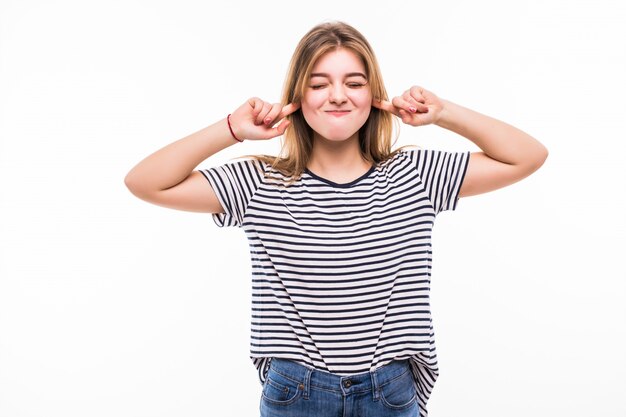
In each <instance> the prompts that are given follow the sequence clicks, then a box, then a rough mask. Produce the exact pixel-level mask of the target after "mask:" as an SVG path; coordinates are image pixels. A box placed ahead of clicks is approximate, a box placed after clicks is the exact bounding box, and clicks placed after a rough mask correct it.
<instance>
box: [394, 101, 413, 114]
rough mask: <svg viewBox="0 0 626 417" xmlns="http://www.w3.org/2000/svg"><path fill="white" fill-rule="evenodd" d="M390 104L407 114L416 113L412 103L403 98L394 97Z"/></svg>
mask: <svg viewBox="0 0 626 417" xmlns="http://www.w3.org/2000/svg"><path fill="white" fill-rule="evenodd" d="M392 103H393V105H394V106H396V107H397V108H398V109H403V110H404V111H406V112H408V113H416V112H417V107H415V105H414V104H413V103H411V102H409V101H408V100H405V99H404V97H394V98H393V100H392Z"/></svg>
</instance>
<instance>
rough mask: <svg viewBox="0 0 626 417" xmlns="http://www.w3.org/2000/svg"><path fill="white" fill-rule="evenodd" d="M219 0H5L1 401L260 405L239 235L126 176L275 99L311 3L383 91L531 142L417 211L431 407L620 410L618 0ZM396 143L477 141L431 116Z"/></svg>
mask: <svg viewBox="0 0 626 417" xmlns="http://www.w3.org/2000/svg"><path fill="white" fill-rule="evenodd" d="M214 3H215V4H211V3H210V2H201V1H197V2H192V1H176V2H174V1H172V2H166V1H147V0H146V1H120V0H115V1H102V2H95V1H92V2H82V1H69V0H66V1H56V2H47V1H17V0H13V1H6V0H2V1H0V139H1V142H0V143H1V145H0V146H1V147H0V210H1V215H0V276H1V278H0V416H6V417H57V416H58V417H61V416H62V417H79V416H80V417H83V416H90V417H98V416H102V417H105V416H106V417H109V416H113V415H114V416H117V417H138V416H150V417H160V416H163V417H165V416H168V417H169V416H186V417H194V416H207V415H221V416H258V404H259V398H260V392H261V386H260V384H259V383H258V381H257V379H256V378H257V377H256V371H255V370H254V368H253V366H252V362H251V361H250V358H249V356H248V354H249V344H248V343H249V339H248V337H249V321H250V310H249V309H250V295H251V289H250V282H249V273H250V266H249V255H248V252H247V251H248V244H247V241H246V238H245V235H244V233H243V232H242V231H241V230H239V229H234V228H233V229H218V228H217V226H215V224H214V223H213V220H212V219H211V216H210V214H198V213H189V212H182V211H174V210H167V209H164V208H161V207H158V206H154V205H150V204H148V203H145V202H143V201H141V200H139V199H137V198H136V197H134V196H133V195H132V194H131V193H130V192H129V191H128V190H127V189H126V187H125V185H124V183H123V179H124V176H125V175H126V173H127V172H128V171H129V170H130V168H132V166H133V165H134V164H136V163H137V162H139V160H141V159H143V158H144V157H145V156H147V155H148V154H150V153H152V152H153V151H155V150H157V149H159V148H161V147H162V146H165V145H166V144H168V143H170V142H173V141H174V140H177V139H180V138H182V137H184V136H186V135H188V134H190V133H193V132H195V131H197V130H199V129H201V128H203V127H205V126H207V125H209V124H212V123H214V122H215V121H217V120H219V119H221V118H223V117H225V116H226V114H227V113H229V112H231V111H232V110H234V109H235V108H236V107H238V106H239V105H240V104H241V103H243V101H244V100H246V99H247V98H248V97H250V96H259V97H261V98H263V99H265V100H267V101H278V100H279V99H280V91H281V88H282V82H283V77H284V75H285V73H286V70H287V64H288V60H289V58H290V56H291V54H292V52H293V49H294V47H295V45H296V43H297V42H298V40H299V38H300V37H301V36H302V35H304V33H305V32H306V31H307V30H308V29H309V28H310V27H312V26H314V25H315V24H317V23H319V22H321V21H323V20H327V19H338V20H345V21H347V22H348V23H350V24H352V25H354V26H355V27H357V28H358V29H359V30H360V31H361V32H362V33H363V34H365V36H366V37H367V38H368V39H369V40H370V42H371V43H372V46H373V47H374V49H375V51H376V53H377V55H378V58H379V60H380V62H381V66H382V70H383V75H384V78H385V81H386V84H387V89H388V91H389V93H390V94H391V95H399V94H401V93H402V92H403V91H404V90H405V89H407V88H409V87H410V86H411V85H414V84H417V85H422V86H424V87H425V88H427V89H429V90H431V91H433V92H434V93H435V94H437V95H439V96H440V97H443V98H446V99H448V100H451V101H455V102H457V103H459V104H462V105H464V106H466V107H470V108H472V109H474V110H477V111H480V112H483V113H485V114H489V115H491V116H493V117H496V118H499V119H501V120H504V121H507V122H508V123H511V124H513V125H515V126H517V127H519V128H521V129H523V130H525V131H527V132H528V133H530V134H532V135H533V136H535V137H537V138H538V139H539V140H540V141H541V142H542V143H544V144H545V145H546V146H547V147H548V149H549V151H550V156H549V158H548V160H547V162H546V163H545V165H544V166H543V167H542V168H541V169H540V170H539V171H537V172H536V173H535V174H533V175H532V176H531V177H529V178H527V179H525V180H523V181H522V182H519V183H517V184H514V185H512V186H510V187H507V188H505V189H502V190H498V191H495V192H492V193H488V194H484V195H480V196H474V197H469V198H465V199H462V200H461V201H460V203H459V206H458V209H457V211H455V212H447V213H443V214H442V215H441V216H440V217H438V220H437V225H436V227H435V235H434V245H435V249H434V270H433V282H432V309H433V315H434V325H435V333H436V339H437V348H438V353H439V364H440V370H441V376H440V378H439V380H438V382H437V385H436V387H435V390H434V393H433V395H432V397H431V400H430V402H429V411H430V413H431V416H432V417H441V416H452V415H472V416H474V415H476V416H477V415H481V416H483V417H488V416H494V417H495V416H498V417H501V416H503V415H506V416H507V417H516V416H529V415H533V416H555V415H559V416H560V415H563V416H565V415H566V416H572V417H573V416H576V417H583V416H585V417H586V416H603V417H618V416H620V417H621V416H624V415H626V403H625V402H624V401H623V393H624V392H626V359H625V355H624V352H625V351H626V326H625V319H626V303H624V299H625V296H626V284H625V282H626V280H625V279H626V271H625V269H626V268H625V267H624V256H625V255H626V253H625V252H626V251H625V247H626V245H625V240H626V238H625V235H626V227H625V222H624V213H625V212H626V204H625V198H624V190H625V187H624V180H625V179H626V178H625V177H626V175H625V171H624V168H623V166H624V163H623V158H624V141H625V140H626V129H625V128H624V114H626V104H625V103H626V101H625V96H626V83H625V81H624V74H626V45H625V43H626V42H625V39H626V29H625V27H626V6H624V3H623V2H620V1H617V0H616V1H608V0H604V1H556V0H544V1H525V2H504V1H496V0H493V1H487V0H477V1H472V2H465V1H454V2H453V1H437V2H435V1H428V2H426V1H386V2H377V3H374V2H371V3H366V2H364V1H345V2H338V1H316V2H303V3H298V6H297V8H298V9H300V10H301V11H300V12H297V11H295V8H294V4H295V3H293V2H256V1H255V2H247V3H246V2H242V1H233V2H230V3H229V5H224V4H225V3H226V2H214ZM406 143H418V144H421V145H423V146H426V147H432V148H440V149H450V150H465V149H468V150H476V148H475V146H474V145H473V144H472V143H471V142H469V141H468V140H466V139H464V138H462V137H460V136H457V135H455V134H453V133H451V132H449V131H445V130H443V129H440V128H437V127H433V126H427V127H422V128H413V127H409V126H403V128H402V136H401V139H400V141H399V142H398V145H400V144H406ZM278 145H279V141H278V139H274V140H272V141H269V142H258V143H255V142H245V143H243V144H238V145H236V146H231V147H230V148H228V149H226V150H224V151H222V152H221V153H219V154H217V155H215V156H213V157H211V158H209V159H208V160H206V161H205V162H204V163H203V164H201V165H200V167H208V166H214V165H217V164H221V163H224V162H227V161H228V160H229V159H230V158H232V157H235V156H238V155H243V154H248V153H261V152H263V153H275V152H277V151H278Z"/></svg>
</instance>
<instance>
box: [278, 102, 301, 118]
mask: <svg viewBox="0 0 626 417" xmlns="http://www.w3.org/2000/svg"><path fill="white" fill-rule="evenodd" d="M299 108H300V103H289V104H287V105H286V106H284V107H283V110H282V111H281V112H280V115H279V117H278V118H279V119H282V118H283V117H285V116H289V115H290V114H291V113H293V112H295V111H296V110H298V109H299Z"/></svg>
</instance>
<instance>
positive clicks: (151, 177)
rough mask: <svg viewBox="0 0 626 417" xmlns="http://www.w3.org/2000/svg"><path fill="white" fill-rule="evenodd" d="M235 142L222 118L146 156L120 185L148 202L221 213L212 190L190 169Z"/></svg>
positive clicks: (202, 178) (198, 173) (175, 207)
mask: <svg viewBox="0 0 626 417" xmlns="http://www.w3.org/2000/svg"><path fill="white" fill-rule="evenodd" d="M236 143H237V141H236V140H235V139H234V138H233V137H232V136H231V134H230V131H229V130H228V125H227V121H226V119H222V120H220V121H219V122H217V123H215V124H212V125H210V126H208V127H205V128H204V129H201V130H199V131H197V132H195V133H192V134H191V135H189V136H187V137H184V138H182V139H179V140H177V141H176V142H173V143H170V144H169V145H167V146H165V147H163V148H161V149H159V150H158V151H156V152H154V153H152V154H151V155H149V156H147V157H146V158H144V159H143V160H142V161H141V162H139V163H138V164H137V165H135V166H134V167H133V168H132V169H131V170H130V172H129V173H128V174H127V175H126V177H125V178H124V183H125V184H126V187H128V189H129V190H130V192H131V193H133V194H134V195H135V196H136V197H138V198H140V199H142V200H144V201H147V202H149V203H153V204H157V205H160V206H164V207H169V208H174V209H181V210H189V211H200V212H212V213H220V212H223V209H222V207H221V205H220V204H219V201H218V199H217V196H216V195H215V193H214V191H213V189H212V187H210V186H208V187H207V181H206V179H205V178H204V177H203V176H202V174H200V172H192V170H193V169H194V168H195V167H196V166H198V165H199V164H200V163H201V162H202V161H204V160H205V159H207V158H208V157H210V156H211V155H214V154H216V153H217V152H219V151H221V150H222V149H226V148H227V147H229V146H231V145H234V144H236ZM207 188H208V191H207Z"/></svg>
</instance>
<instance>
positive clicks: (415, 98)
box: [405, 87, 428, 113]
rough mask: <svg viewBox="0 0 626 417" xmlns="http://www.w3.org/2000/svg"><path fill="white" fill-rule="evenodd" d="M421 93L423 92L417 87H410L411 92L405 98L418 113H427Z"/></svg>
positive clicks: (424, 99)
mask: <svg viewBox="0 0 626 417" xmlns="http://www.w3.org/2000/svg"><path fill="white" fill-rule="evenodd" d="M422 91H423V90H422V89H421V88H419V87H412V88H411V90H410V91H409V92H408V94H407V97H408V100H407V101H410V102H411V103H412V104H413V106H414V107H415V108H416V109H417V111H418V112H420V113H427V112H428V106H427V105H426V104H425V103H426V98H425V97H424V95H423V94H422ZM407 97H405V98H407Z"/></svg>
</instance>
